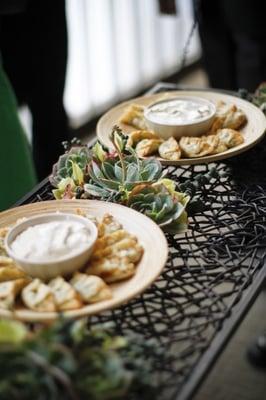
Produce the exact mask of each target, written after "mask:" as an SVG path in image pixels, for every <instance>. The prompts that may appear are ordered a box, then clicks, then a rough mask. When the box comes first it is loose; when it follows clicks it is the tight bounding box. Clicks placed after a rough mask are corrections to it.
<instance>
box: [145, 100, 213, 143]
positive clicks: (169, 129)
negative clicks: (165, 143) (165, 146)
mask: <svg viewBox="0 0 266 400" xmlns="http://www.w3.org/2000/svg"><path fill="white" fill-rule="evenodd" d="M175 100H182V101H193V102H196V103H198V104H199V106H203V105H206V106H208V108H209V110H210V113H209V115H207V116H204V117H201V118H198V119H196V120H194V121H193V120H192V121H191V122H190V121H188V122H182V123H175V124H173V123H171V122H169V123H168V122H163V123H159V122H157V121H154V120H152V118H151V117H150V116H149V114H150V110H151V108H152V107H154V106H155V105H156V106H157V105H160V104H163V103H166V102H171V101H175ZM215 113H216V106H215V105H214V104H213V103H212V102H211V101H209V100H207V99H205V98H202V97H192V96H176V97H171V98H168V99H164V100H160V101H157V102H155V103H152V104H150V105H149V106H148V107H146V108H145V110H144V118H145V120H146V124H147V126H148V128H150V129H151V130H153V131H154V132H155V133H157V134H158V135H159V136H160V137H161V138H162V139H164V140H167V139H169V138H170V137H175V138H176V139H180V138H181V137H182V136H200V135H202V134H204V133H206V132H207V131H208V129H209V128H210V127H211V125H212V122H213V120H214V118H215Z"/></svg>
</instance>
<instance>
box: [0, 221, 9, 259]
mask: <svg viewBox="0 0 266 400" xmlns="http://www.w3.org/2000/svg"><path fill="white" fill-rule="evenodd" d="M8 230H9V228H6V227H5V228H0V256H6V255H7V252H6V247H5V237H6V235H7V232H8Z"/></svg>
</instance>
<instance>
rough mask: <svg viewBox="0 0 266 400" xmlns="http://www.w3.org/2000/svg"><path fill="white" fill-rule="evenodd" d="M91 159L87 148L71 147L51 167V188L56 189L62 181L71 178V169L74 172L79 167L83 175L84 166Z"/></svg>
mask: <svg viewBox="0 0 266 400" xmlns="http://www.w3.org/2000/svg"><path fill="white" fill-rule="evenodd" d="M91 158H92V154H91V151H90V150H89V149H88V147H85V146H75V147H72V148H71V149H70V150H69V151H68V152H67V153H65V154H63V155H62V156H60V157H59V159H58V161H57V163H56V164H55V165H54V167H53V171H52V175H51V177H50V182H51V183H52V185H53V186H56V187H57V186H58V184H59V183H60V182H61V180H62V179H65V178H73V167H74V170H75V169H77V167H79V168H80V169H81V171H82V172H83V174H85V171H86V166H87V164H88V163H89V161H90V160H91ZM74 180H75V179H74ZM76 183H78V182H76Z"/></svg>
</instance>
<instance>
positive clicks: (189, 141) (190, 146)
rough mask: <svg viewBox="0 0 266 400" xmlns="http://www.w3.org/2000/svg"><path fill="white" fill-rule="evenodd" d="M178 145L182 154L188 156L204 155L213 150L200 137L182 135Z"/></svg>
mask: <svg viewBox="0 0 266 400" xmlns="http://www.w3.org/2000/svg"><path fill="white" fill-rule="evenodd" d="M179 146H180V148H181V151H182V154H183V155H184V156H186V157H190V158H193V157H203V156H206V155H208V154H210V153H211V152H212V150H213V146H212V145H211V144H210V143H208V142H207V141H206V140H204V139H202V138H200V137H182V138H181V139H180V142H179Z"/></svg>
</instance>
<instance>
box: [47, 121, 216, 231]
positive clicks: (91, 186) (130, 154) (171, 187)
mask: <svg viewBox="0 0 266 400" xmlns="http://www.w3.org/2000/svg"><path fill="white" fill-rule="evenodd" d="M110 140H111V142H112V144H113V146H114V149H115V150H114V151H112V152H109V151H108V150H107V149H106V148H104V147H103V146H102V145H101V144H100V143H99V142H97V143H96V144H95V146H94V147H93V148H92V149H91V150H90V149H88V148H87V147H85V146H74V147H72V148H71V149H69V151H68V152H66V153H65V154H64V155H62V156H61V157H60V158H59V160H58V162H57V164H56V165H55V166H54V168H53V173H52V175H51V177H50V182H51V183H52V185H53V186H54V187H56V189H54V190H53V194H54V197H55V198H56V199H72V198H82V199H88V198H97V199H101V200H106V201H112V202H117V203H120V204H123V205H126V206H128V207H131V208H134V209H135V210H137V211H140V212H142V213H143V214H145V215H147V216H148V217H150V218H151V219H153V220H154V221H155V222H156V223H157V224H158V225H159V226H160V227H161V228H162V229H164V230H165V231H167V232H170V233H179V232H182V231H184V230H186V229H187V223H188V214H187V209H188V206H190V209H191V210H192V208H193V209H194V211H199V210H200V209H201V208H202V203H201V202H200V200H199V199H198V198H195V192H196V190H197V189H198V188H199V187H200V186H201V185H202V184H205V183H208V182H209V181H210V179H211V178H213V177H217V175H218V173H217V171H216V170H215V169H214V168H213V169H212V170H211V171H210V172H208V173H207V174H205V175H203V174H199V175H197V176H196V177H195V179H194V180H193V181H187V182H185V183H182V184H180V185H179V187H177V185H176V183H175V182H174V181H173V180H171V179H167V177H166V176H165V172H163V169H162V165H161V163H160V162H159V161H158V160H157V159H155V158H148V159H140V158H138V156H137V155H136V153H135V151H134V149H133V148H131V147H128V146H127V145H126V143H127V136H125V135H124V134H123V133H122V131H121V129H120V128H119V127H117V126H114V128H113V130H112V132H111V135H110ZM191 206H193V207H191Z"/></svg>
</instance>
